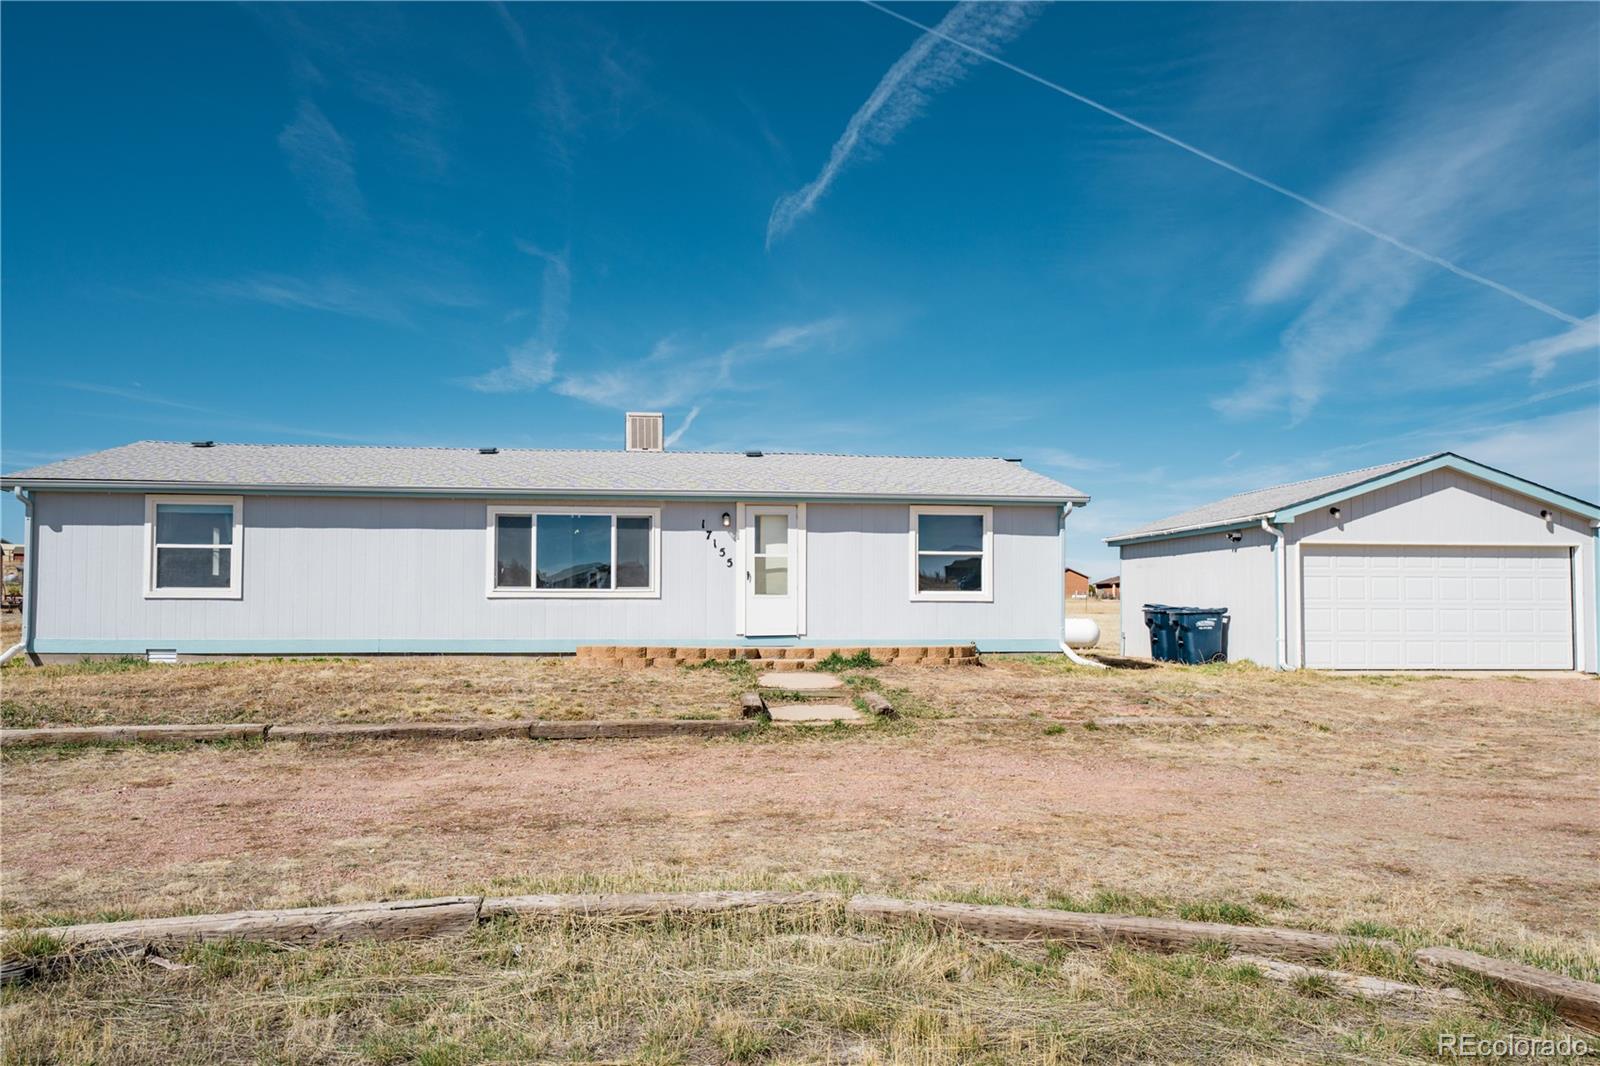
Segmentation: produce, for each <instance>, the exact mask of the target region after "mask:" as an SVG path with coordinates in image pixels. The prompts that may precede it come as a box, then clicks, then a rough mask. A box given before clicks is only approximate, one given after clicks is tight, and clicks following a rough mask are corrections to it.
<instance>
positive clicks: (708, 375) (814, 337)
mask: <svg viewBox="0 0 1600 1066" xmlns="http://www.w3.org/2000/svg"><path fill="white" fill-rule="evenodd" d="M843 327H844V322H843V320H841V319H838V318H827V319H819V320H817V321H815V322H808V323H804V324H802V325H793V326H779V327H777V328H775V329H771V330H768V331H767V332H765V333H763V334H761V335H759V336H757V337H753V338H750V339H747V340H742V341H739V342H736V343H734V344H731V345H728V346H726V347H724V348H721V349H720V350H717V351H715V352H711V353H706V352H704V351H703V350H698V349H696V348H694V347H692V346H689V345H685V344H683V343H681V342H678V341H671V340H664V341H661V342H659V343H657V344H656V346H655V348H654V349H652V350H651V352H650V354H649V355H648V356H646V357H645V358H643V359H640V360H637V361H635V362H633V363H629V364H627V365H624V366H619V367H615V368H612V369H608V370H602V371H597V372H594V373H588V374H568V375H565V376H563V377H561V378H560V379H559V380H557V381H556V382H555V384H553V385H552V386H551V389H552V390H553V391H555V392H557V393H559V394H560V395H562V396H570V397H572V398H573V399H577V400H583V401H585V402H587V403H592V404H595V405H596V406H598V407H611V408H617V409H621V410H628V409H640V408H643V409H648V410H658V409H660V410H666V409H671V408H676V407H683V406H685V405H688V404H695V405H697V406H698V404H699V401H702V400H703V399H704V398H706V397H709V396H712V395H715V394H717V393H721V392H729V391H733V390H736V389H738V388H740V387H741V384H740V379H739V377H738V375H737V374H736V371H738V370H740V369H741V368H743V367H746V366H747V365H748V364H751V363H755V362H758V361H761V360H764V359H770V358H778V357H782V356H792V355H797V354H799V353H801V352H805V351H811V350H814V349H816V348H819V347H821V346H822V345H824V344H827V343H831V342H832V341H834V340H835V339H836V338H837V337H838V335H839V333H840V331H841V330H842V329H843Z"/></svg>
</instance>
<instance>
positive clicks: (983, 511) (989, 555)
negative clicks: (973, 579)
mask: <svg viewBox="0 0 1600 1066" xmlns="http://www.w3.org/2000/svg"><path fill="white" fill-rule="evenodd" d="M923 515H977V516H979V517H980V518H982V519H983V590H982V591H981V592H923V591H922V590H920V589H919V588H917V573H918V566H917V564H918V562H919V560H920V555H921V549H920V547H919V545H918V544H917V533H918V529H917V527H918V525H919V522H918V521H917V520H918V519H919V518H921V517H922V516H923ZM907 537H908V544H909V545H910V549H911V550H910V561H911V599H912V601H913V602H920V603H993V602H994V508H993V507H912V508H911V528H910V531H909V533H908V534H907ZM928 554H930V555H948V554H950V553H949V552H929V553H928Z"/></svg>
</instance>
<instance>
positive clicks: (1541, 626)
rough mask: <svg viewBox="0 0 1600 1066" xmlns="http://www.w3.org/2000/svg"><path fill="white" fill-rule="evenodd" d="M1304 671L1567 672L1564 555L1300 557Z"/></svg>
mask: <svg viewBox="0 0 1600 1066" xmlns="http://www.w3.org/2000/svg"><path fill="white" fill-rule="evenodd" d="M1301 558H1302V563H1301V565H1302V568H1303V571H1304V575H1303V576H1304V581H1303V584H1302V586H1301V588H1302V591H1303V595H1304V599H1303V603H1304V611H1305V615H1304V618H1305V629H1304V632H1305V653H1306V665H1307V666H1311V667H1322V668H1326V669H1334V670H1391V669H1392V670H1452V669H1453V670H1570V669H1572V562H1571V557H1570V555H1569V553H1568V552H1567V551H1566V549H1563V548H1435V547H1389V548H1376V547H1361V548H1312V547H1310V546H1307V547H1306V548H1304V549H1303V550H1302V552H1301Z"/></svg>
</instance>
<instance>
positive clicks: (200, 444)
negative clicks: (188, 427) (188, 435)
mask: <svg viewBox="0 0 1600 1066" xmlns="http://www.w3.org/2000/svg"><path fill="white" fill-rule="evenodd" d="M189 444H190V445H191V446H192V447H195V448H215V447H216V446H217V442H216V441H214V440H192V441H190V442H189Z"/></svg>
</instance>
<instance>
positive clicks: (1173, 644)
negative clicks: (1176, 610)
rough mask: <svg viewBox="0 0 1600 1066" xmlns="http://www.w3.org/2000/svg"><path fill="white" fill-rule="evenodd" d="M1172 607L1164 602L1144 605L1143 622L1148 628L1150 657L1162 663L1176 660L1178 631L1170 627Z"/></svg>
mask: <svg viewBox="0 0 1600 1066" xmlns="http://www.w3.org/2000/svg"><path fill="white" fill-rule="evenodd" d="M1171 612H1172V608H1170V607H1168V606H1167V605H1166V604H1164V603H1147V604H1145V605H1144V624H1145V628H1146V629H1148V630H1150V657H1151V658H1152V659H1157V660H1159V661H1161V662H1164V663H1175V662H1177V661H1178V633H1177V631H1176V630H1175V629H1173V627H1172V613H1171Z"/></svg>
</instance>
